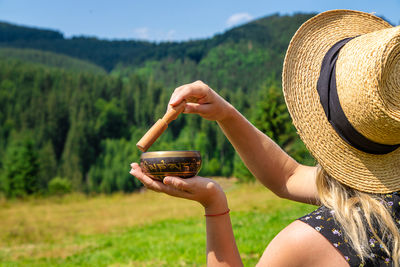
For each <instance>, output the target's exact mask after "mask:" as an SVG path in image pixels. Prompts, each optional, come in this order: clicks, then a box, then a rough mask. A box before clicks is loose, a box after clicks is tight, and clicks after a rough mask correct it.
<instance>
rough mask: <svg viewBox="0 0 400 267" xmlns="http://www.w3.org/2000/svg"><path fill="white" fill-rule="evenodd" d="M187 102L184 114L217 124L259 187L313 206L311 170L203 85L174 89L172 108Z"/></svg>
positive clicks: (313, 182) (313, 174)
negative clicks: (200, 117)
mask: <svg viewBox="0 0 400 267" xmlns="http://www.w3.org/2000/svg"><path fill="white" fill-rule="evenodd" d="M191 98H195V99H197V103H187V104H186V107H185V110H184V113H196V114H199V115H200V116H202V117H204V118H206V119H208V120H215V121H217V123H218V124H219V126H220V127H221V129H222V131H223V132H224V134H225V135H226V137H227V138H228V139H229V141H230V142H231V144H232V145H233V146H234V148H235V150H236V151H237V152H238V154H239V155H240V157H241V159H242V160H243V162H244V163H245V164H246V166H247V168H248V169H249V170H250V171H251V172H252V173H253V175H254V176H255V177H256V178H257V179H258V180H260V182H261V183H262V184H264V185H265V186H266V187H268V188H269V189H271V190H272V191H273V192H274V193H275V194H277V195H278V196H280V197H284V198H288V199H292V200H296V201H301V202H305V203H313V204H315V203H317V190H316V186H315V172H316V168H315V167H308V166H304V165H301V164H299V163H297V162H296V161H295V160H294V159H293V158H291V157H290V156H289V155H288V154H286V153H285V152H284V151H283V150H282V149H281V148H280V147H279V146H278V145H277V144H275V143H274V142H273V141H272V140H271V139H270V138H269V137H268V136H266V135H265V134H264V133H262V132H261V131H259V130H258V129H257V128H256V127H254V126H253V125H252V124H251V123H250V122H249V121H248V120H247V119H246V118H245V117H244V116H243V115H242V114H240V112H238V111H237V110H236V109H235V108H234V107H233V106H232V105H231V104H229V103H228V102H227V101H225V100H224V99H222V98H221V97H220V96H219V95H218V94H217V93H215V92H214V91H213V90H212V89H211V88H209V87H208V86H207V85H206V84H204V83H203V82H200V81H197V82H194V83H191V84H187V85H183V86H181V87H178V88H177V89H176V90H175V92H174V93H173V95H172V96H171V100H170V105H172V106H176V105H178V104H179V103H180V102H181V101H183V100H184V99H191Z"/></svg>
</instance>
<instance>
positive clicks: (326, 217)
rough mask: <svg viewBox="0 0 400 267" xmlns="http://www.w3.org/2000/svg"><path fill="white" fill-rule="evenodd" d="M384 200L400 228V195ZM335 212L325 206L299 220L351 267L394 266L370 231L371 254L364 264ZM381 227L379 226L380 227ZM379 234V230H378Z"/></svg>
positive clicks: (394, 194) (385, 196) (396, 194)
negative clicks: (335, 249) (328, 242)
mask: <svg viewBox="0 0 400 267" xmlns="http://www.w3.org/2000/svg"><path fill="white" fill-rule="evenodd" d="M383 200H384V201H385V202H386V203H387V205H388V207H389V212H390V213H391V214H392V217H393V218H394V220H395V222H396V225H397V226H398V227H399V226H400V195H399V193H398V192H395V193H391V194H386V195H384V196H383ZM333 214H334V211H333V210H330V209H328V208H327V207H325V206H321V207H319V208H318V209H317V210H315V211H313V212H311V213H309V214H307V215H305V216H303V217H301V218H299V220H300V221H302V222H304V223H306V224H308V225H310V226H311V227H313V228H314V229H315V230H316V231H318V232H319V233H320V234H321V235H323V236H324V237H325V238H326V239H328V240H329V241H330V242H331V243H332V245H333V246H334V247H336V248H337V249H338V250H339V252H340V253H341V254H342V255H343V257H344V258H345V259H346V260H347V262H348V263H349V265H350V266H351V267H353V266H357V267H361V266H363V267H367V266H374V267H375V266H385V267H387V266H393V262H392V259H391V257H390V256H388V255H387V254H386V252H385V251H384V250H383V249H382V245H381V244H380V243H379V242H378V240H375V238H374V236H373V234H372V232H370V231H368V235H369V237H370V239H369V245H370V247H371V254H370V257H369V258H368V259H365V261H364V262H362V261H361V258H360V257H359V255H357V253H356V252H355V250H353V249H352V247H351V246H350V244H349V242H348V240H346V239H345V237H344V235H343V230H342V228H341V226H340V225H339V224H338V223H337V222H336V221H335V219H334V217H333ZM378 227H379V226H378ZM376 232H377V233H379V228H378V229H376Z"/></svg>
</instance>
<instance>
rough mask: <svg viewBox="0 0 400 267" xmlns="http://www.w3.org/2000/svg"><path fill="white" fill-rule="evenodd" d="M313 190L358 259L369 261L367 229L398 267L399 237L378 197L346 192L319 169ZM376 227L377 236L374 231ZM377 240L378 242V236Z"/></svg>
mask: <svg viewBox="0 0 400 267" xmlns="http://www.w3.org/2000/svg"><path fill="white" fill-rule="evenodd" d="M317 189H318V194H319V198H320V201H321V204H322V205H324V206H326V207H327V208H329V209H331V210H334V213H333V216H334V218H335V220H336V221H337V222H338V223H339V224H340V225H341V226H342V228H343V231H344V237H345V239H347V241H348V242H349V244H350V245H351V246H352V248H353V249H354V250H355V251H356V252H357V254H358V256H360V257H361V259H362V261H365V259H366V258H371V248H370V245H369V238H370V237H369V236H368V235H367V233H368V231H367V229H369V230H370V231H371V232H372V234H373V236H374V238H375V239H376V240H377V241H378V242H379V243H380V244H381V245H382V248H383V249H384V251H385V252H386V253H387V254H388V255H390V256H391V257H392V259H393V264H394V266H396V267H398V266H399V259H400V246H399V243H400V233H399V229H398V228H397V226H396V223H395V222H394V220H393V218H392V216H391V215H390V212H389V211H388V207H387V205H386V202H385V201H383V199H382V196H380V195H377V194H369V193H364V192H361V191H358V190H356V189H353V188H350V187H348V186H346V185H344V184H342V183H340V182H338V181H336V180H335V179H333V178H331V177H330V176H329V175H328V174H327V173H326V171H325V170H324V169H323V168H322V167H320V166H319V167H318V171H317ZM377 226H379V233H377V232H376V227H377ZM378 234H379V235H380V236H381V238H380V237H379V236H378Z"/></svg>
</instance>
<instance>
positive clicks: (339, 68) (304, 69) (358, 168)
mask: <svg viewBox="0 0 400 267" xmlns="http://www.w3.org/2000/svg"><path fill="white" fill-rule="evenodd" d="M355 36H358V37H356V38H354V39H352V40H351V41H350V42H348V43H347V44H346V45H345V46H344V47H343V48H342V50H341V51H340V53H339V58H338V60H337V63H336V81H337V91H338V96H339V100H340V103H341V106H342V108H343V111H344V112H345V114H346V116H347V118H348V120H349V121H350V123H351V124H352V125H353V126H354V127H355V128H356V130H357V131H359V132H360V133H361V134H363V135H364V136H365V137H367V138H369V139H371V140H372V141H375V142H378V143H383V144H398V143H400V101H399V100H400V99H399V98H400V45H399V43H400V27H392V26H391V25H390V24H388V23H387V22H385V21H384V20H382V19H380V18H378V17H376V16H373V15H371V14H367V13H363V12H358V11H350V10H333V11H327V12H324V13H321V14H319V15H317V16H315V17H313V18H312V19H310V20H308V21H307V22H305V23H304V24H303V25H302V26H301V27H300V28H299V30H298V31H297V32H296V34H295V35H294V37H293V38H292V41H291V42H290V45H289V48H288V51H287V54H286V57H285V62H284V66H283V77H282V78H283V79H282V82H283V91H284V95H285V100H286V104H287V106H288V109H289V112H290V114H291V116H292V119H293V123H294V125H295V126H296V128H297V130H298V133H299V135H300V137H301V138H302V140H303V141H304V143H305V144H306V146H307V148H308V149H309V151H310V152H311V153H312V154H313V156H314V157H315V158H316V159H317V161H318V162H319V163H320V164H321V165H322V167H323V168H324V169H325V170H326V171H327V172H328V174H330V175H331V176H332V177H333V178H335V179H337V180H338V181H340V182H342V183H344V184H346V185H348V186H350V187H352V188H355V189H358V190H360V191H364V192H370V193H389V192H394V191H398V190H400V149H397V150H395V151H393V152H391V153H389V154H385V155H373V154H368V153H364V152H361V151H359V150H357V149H355V148H353V147H351V146H350V145H348V144H347V143H346V142H345V141H343V140H342V139H341V138H340V137H339V136H338V135H337V133H336V132H335V130H334V129H333V128H332V126H331V125H330V123H329V122H328V120H327V118H326V116H325V113H324V111H323V108H322V106H321V104H320V100H319V95H318V92H317V89H316V88H317V81H318V78H319V73H320V69H321V63H322V59H323V57H324V56H325V54H326V52H327V51H328V50H329V49H330V48H331V47H332V46H333V45H334V44H335V43H336V42H338V41H340V40H342V39H344V38H347V37H355Z"/></svg>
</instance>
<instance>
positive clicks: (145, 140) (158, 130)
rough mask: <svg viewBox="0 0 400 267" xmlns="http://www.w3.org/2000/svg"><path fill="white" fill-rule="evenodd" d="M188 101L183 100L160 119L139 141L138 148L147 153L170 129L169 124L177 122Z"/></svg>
mask: <svg viewBox="0 0 400 267" xmlns="http://www.w3.org/2000/svg"><path fill="white" fill-rule="evenodd" d="M185 104H186V101H185V100H183V101H182V102H181V103H180V104H179V105H177V106H176V107H172V108H171V109H169V110H168V111H167V112H166V113H165V115H164V117H162V119H159V120H158V121H157V122H156V123H155V124H154V125H153V126H152V127H151V128H150V129H149V130H148V131H147V133H146V134H145V135H143V137H142V138H141V139H140V140H139V142H138V143H137V144H136V146H137V147H138V148H139V149H140V150H141V151H142V152H146V151H147V149H149V147H150V146H151V145H152V144H153V143H154V142H155V141H156V140H157V138H158V137H160V135H161V134H162V133H163V132H164V131H165V130H166V129H167V128H168V124H169V123H170V122H171V121H173V120H175V119H176V118H177V117H178V115H179V114H180V113H182V112H183V110H184V109H185Z"/></svg>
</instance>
